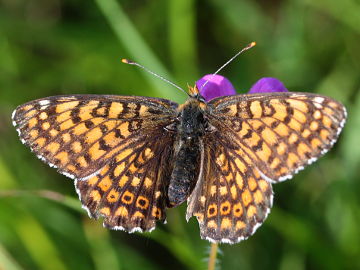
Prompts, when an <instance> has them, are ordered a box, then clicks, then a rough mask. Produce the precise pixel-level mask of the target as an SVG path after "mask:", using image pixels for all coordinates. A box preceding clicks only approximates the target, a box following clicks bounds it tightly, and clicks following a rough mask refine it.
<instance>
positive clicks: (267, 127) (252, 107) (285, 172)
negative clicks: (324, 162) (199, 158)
mask: <svg viewBox="0 0 360 270" xmlns="http://www.w3.org/2000/svg"><path fill="white" fill-rule="evenodd" d="M210 104H211V105H213V106H214V107H215V110H214V113H213V117H214V118H216V119H217V121H216V123H220V124H219V126H218V128H220V129H223V130H226V132H224V134H225V135H224V136H228V137H229V138H231V139H232V140H233V141H234V142H236V144H237V146H238V150H237V153H238V154H239V155H242V156H246V157H247V158H248V159H250V160H251V161H252V162H253V164H254V165H255V166H256V167H257V168H258V169H259V170H260V172H261V173H262V174H263V176H264V177H266V178H267V180H269V181H271V182H278V181H282V180H285V179H288V178H291V177H292V175H293V174H294V173H296V172H297V171H298V170H300V169H302V168H303V167H304V166H305V165H307V164H309V163H311V162H313V161H315V160H316V159H317V158H319V157H320V156H321V155H323V154H324V153H325V152H326V151H327V150H329V149H330V148H331V146H332V145H333V144H334V143H335V141H336V140H337V138H338V136H339V134H340V131H341V129H342V127H343V126H344V123H345V119H346V111H345V107H344V106H343V105H341V104H340V103H339V102H337V101H335V100H333V99H331V98H328V97H324V96H319V95H315V94H308V93H267V94H254V95H238V96H231V97H226V98H219V99H216V100H214V101H212V102H210ZM219 120H220V121H219Z"/></svg>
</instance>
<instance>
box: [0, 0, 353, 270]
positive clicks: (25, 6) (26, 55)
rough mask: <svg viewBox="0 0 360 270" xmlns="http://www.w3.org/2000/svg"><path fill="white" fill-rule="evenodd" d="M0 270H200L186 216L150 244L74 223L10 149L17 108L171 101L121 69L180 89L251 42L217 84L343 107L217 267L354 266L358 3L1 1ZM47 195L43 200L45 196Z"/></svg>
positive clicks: (23, 154)
mask: <svg viewBox="0 0 360 270" xmlns="http://www.w3.org/2000/svg"><path fill="white" fill-rule="evenodd" d="M0 5H1V6H0V136H1V140H0V269H6V270H8V269H14V270H19V269H59V270H67V269H98V270H100V269H204V268H205V267H206V262H205V261H206V258H207V254H208V249H209V243H208V242H206V241H202V240H200V237H199V229H198V225H197V222H196V221H195V220H194V219H191V220H190V222H189V223H186V221H185V217H184V215H185V214H184V211H185V206H182V207H179V208H177V209H171V210H169V211H168V223H167V224H166V225H159V226H158V227H157V229H156V230H155V231H153V232H152V233H145V234H132V235H129V234H127V233H124V232H117V231H108V230H106V229H104V228H103V227H102V225H101V222H100V221H94V220H91V219H89V218H88V217H87V215H86V212H85V211H84V210H82V209H81V206H80V203H79V201H78V200H77V198H76V197H77V196H76V193H75V191H74V188H73V185H72V183H71V180H69V179H67V178H66V177H65V176H62V175H60V174H58V173H57V172H56V171H55V170H54V169H51V168H49V167H48V166H46V165H45V164H43V163H42V162H41V161H39V160H38V159H37V158H36V157H35V156H34V155H33V154H32V153H30V151H29V149H27V148H26V147H24V146H23V145H22V144H21V143H20V141H19V140H18V138H17V135H16V131H15V129H14V128H13V127H12V125H11V119H10V115H11V112H12V110H13V109H15V107H16V106H17V105H19V104H21V103H24V102H26V101H30V100H32V99H36V98H41V97H46V96H50V95H58V94H73V93H77V94H81V93H97V94H119V95H146V96H155V97H164V98H168V99H172V100H175V101H178V102H182V101H184V99H185V96H184V95H182V94H181V93H180V92H179V91H178V90H176V89H174V88H172V87H170V86H169V85H166V84H165V83H163V82H162V81H160V80H158V79H156V78H154V77H151V76H149V75H148V74H146V73H145V72H143V71H141V70H139V69H137V68H134V67H131V66H128V65H124V64H122V63H121V62H120V59H121V58H123V57H126V58H129V59H133V60H136V61H139V62H140V63H142V64H144V65H145V66H147V67H149V68H151V69H152V70H154V71H155V72H158V73H160V74H162V75H164V76H165V77H167V78H169V79H171V80H173V81H174V82H176V83H178V84H180V85H181V86H183V87H186V84H187V83H189V84H190V85H193V84H194V82H195V81H196V80H197V79H199V78H200V77H201V76H202V75H204V74H206V73H211V72H214V71H215V70H216V69H217V68H218V67H219V66H220V65H221V64H223V63H224V62H225V61H226V60H227V59H228V58H229V57H230V56H232V55H233V54H234V53H235V52H236V51H238V50H239V49H240V48H242V47H244V46H245V45H246V44H248V43H249V42H251V41H256V42H257V43H258V46H257V47H255V48H254V49H252V50H250V51H248V52H246V53H245V54H243V55H242V56H241V57H239V58H238V59H237V60H236V61H234V62H233V63H231V64H230V65H229V66H228V67H227V68H226V69H225V70H223V71H222V74H223V75H225V76H226V77H228V78H229V79H230V80H231V81H232V82H233V84H234V85H235V87H236V88H237V89H238V92H239V93H244V92H246V90H247V89H249V87H250V86H251V85H252V84H253V83H254V82H255V81H256V80H257V79H259V78H260V77H265V76H272V77H277V78H279V79H280V80H282V81H283V82H284V83H285V85H286V86H287V87H288V89H290V90H292V91H311V92H316V93H321V94H325V95H328V96H331V97H333V98H335V99H337V100H339V101H341V102H343V103H344V104H345V105H346V107H347V109H348V113H349V119H348V122H347V125H346V127H345V129H344V131H343V134H342V135H341V136H340V140H339V142H338V143H337V144H336V145H335V147H334V149H333V150H332V151H330V152H329V153H328V154H327V155H326V156H325V157H323V158H321V159H320V160H319V161H318V162H317V163H315V164H314V165H311V166H309V167H308V168H307V169H306V170H304V171H302V172H301V173H299V174H298V175H296V176H295V177H294V179H293V180H291V181H287V182H284V183H281V184H279V185H276V186H275V187H274V190H275V193H276V194H275V200H274V207H273V209H272V212H271V214H270V215H269V217H268V219H267V220H266V221H265V223H264V225H263V226H262V227H261V228H260V229H259V230H258V231H257V233H256V234H255V235H254V236H252V237H251V238H249V239H248V240H246V241H244V242H241V243H239V244H237V245H232V246H230V245H221V246H220V248H221V250H222V255H220V257H219V265H218V266H219V267H221V269H242V270H246V269H282V270H283V269H295V270H301V269H356V268H357V269H360V258H359V255H360V226H359V224H360V209H359V203H360V196H359V192H360V179H359V178H360V177H359V175H360V169H359V164H360V145H359V134H360V92H359V89H360V50H359V48H360V2H359V1H357V0H343V1H336V0H319V1H310V0H305V1H301V0H294V1H286V0H276V1H265V0H257V1H250V0H242V1H236V0H221V1H220V0H210V1H193V0H159V1H145V0H139V1H130V0H123V1H120V0H118V1H117V2H116V1H115V0H94V1H73V0H2V1H0ZM50 191H52V192H55V193H52V192H50Z"/></svg>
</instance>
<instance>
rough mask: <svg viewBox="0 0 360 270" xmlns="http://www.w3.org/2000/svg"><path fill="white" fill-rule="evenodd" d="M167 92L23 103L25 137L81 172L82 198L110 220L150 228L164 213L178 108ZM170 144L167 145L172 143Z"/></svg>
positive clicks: (71, 172) (61, 165) (17, 116)
mask: <svg viewBox="0 0 360 270" xmlns="http://www.w3.org/2000/svg"><path fill="white" fill-rule="evenodd" d="M176 107H177V104H176V103H173V102H171V101H168V100H163V99H156V98H145V97H126V96H125V97H124V96H95V95H84V96H80V95H79V96H55V97H49V98H46V99H40V100H35V101H32V102H29V103H27V104H24V105H21V106H19V107H18V108H17V109H16V110H15V111H14V114H13V121H14V125H15V126H16V127H17V130H18V132H19V135H20V138H21V140H22V141H23V143H25V144H26V145H28V146H29V147H30V148H31V150H32V151H33V152H35V153H36V154H37V156H38V157H39V158H41V159H42V160H44V161H45V162H46V163H48V164H50V165H51V166H55V167H57V168H58V170H59V172H61V173H63V174H65V175H67V176H69V177H72V178H75V179H76V186H77V189H78V193H79V196H80V198H81V201H82V203H83V205H84V207H85V208H86V209H88V212H89V214H90V215H91V216H93V217H98V216H104V217H105V220H104V223H105V225H107V226H108V227H114V228H118V229H125V230H127V231H132V230H140V229H141V230H150V229H152V228H153V227H154V226H155V220H158V219H160V220H163V219H164V217H165V213H164V212H165V209H164V204H165V203H164V201H165V199H164V196H165V195H166V194H165V192H164V189H165V186H166V184H167V182H166V181H167V179H166V177H165V175H166V172H165V171H166V168H168V167H169V166H170V165H169V163H167V164H166V166H163V165H164V164H163V158H159V157H164V158H167V159H168V160H169V159H170V157H169V155H170V154H171V151H169V147H170V149H171V147H172V145H173V140H174V138H173V137H172V134H170V133H164V132H163V130H164V128H165V127H166V126H167V125H170V124H171V123H172V121H173V119H174V116H176ZM166 149H167V150H166Z"/></svg>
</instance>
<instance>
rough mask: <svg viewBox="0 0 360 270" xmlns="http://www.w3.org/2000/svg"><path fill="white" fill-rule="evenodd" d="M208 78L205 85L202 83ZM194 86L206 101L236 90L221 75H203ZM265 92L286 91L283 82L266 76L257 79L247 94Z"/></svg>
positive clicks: (234, 92)
mask: <svg viewBox="0 0 360 270" xmlns="http://www.w3.org/2000/svg"><path fill="white" fill-rule="evenodd" d="M207 80H209V81H208V82H207V83H206V84H205V85H204V83H205V82H206V81H207ZM196 87H197V88H198V89H199V91H200V94H201V95H202V96H203V97H204V98H205V100H206V101H210V100H211V99H213V98H216V97H221V96H230V95H235V94H236V91H235V88H234V86H233V85H232V84H231V82H230V81H229V80H228V79H226V78H225V77H223V76H221V75H215V76H213V75H212V74H208V75H205V76H204V77H202V78H201V79H200V80H198V81H197V82H196ZM266 92H288V90H287V89H286V87H285V86H284V84H283V83H282V82H281V81H279V80H278V79H275V78H271V77H266V78H261V79H260V80H258V81H257V82H256V83H255V84H254V85H253V86H252V87H251V88H250V91H249V94H254V93H266Z"/></svg>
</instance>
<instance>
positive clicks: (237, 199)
mask: <svg viewBox="0 0 360 270" xmlns="http://www.w3.org/2000/svg"><path fill="white" fill-rule="evenodd" d="M229 143H230V142H229V141H227V140H226V138H223V137H222V136H221V134H219V133H214V134H213V135H212V136H209V137H208V138H207V139H205V140H204V156H203V171H202V174H203V177H201V179H200V180H199V182H198V183H197V186H196V187H195V189H194V192H193V193H192V195H191V196H190V198H189V202H188V209H187V219H189V218H190V217H191V216H193V215H194V216H196V217H197V219H198V222H199V225H200V234H201V237H202V238H203V239H207V240H209V241H212V242H222V243H237V242H239V241H241V240H243V239H246V238H248V237H249V236H250V235H252V234H253V233H254V232H255V231H256V229H257V228H258V227H259V226H260V225H261V224H262V223H263V222H264V220H265V218H266V217H267V215H268V213H269V212H270V208H271V206H272V198H273V193H272V187H271V184H270V183H269V182H267V181H266V180H264V179H263V178H262V177H261V175H260V173H259V172H258V170H257V169H256V168H255V167H254V166H253V165H252V164H251V163H248V160H246V159H244V158H243V157H241V156H239V155H238V154H237V153H236V152H235V151H234V150H233V149H230V148H229V145H228V144H229Z"/></svg>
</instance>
